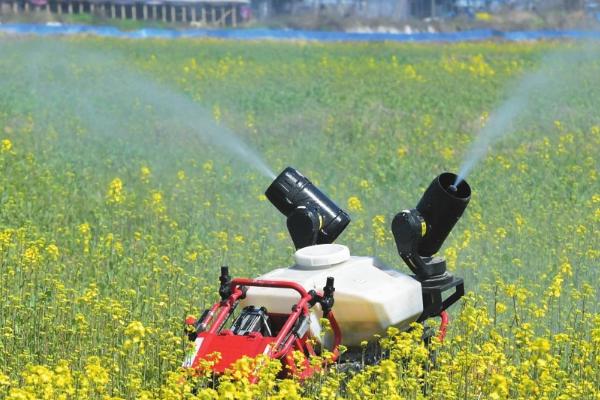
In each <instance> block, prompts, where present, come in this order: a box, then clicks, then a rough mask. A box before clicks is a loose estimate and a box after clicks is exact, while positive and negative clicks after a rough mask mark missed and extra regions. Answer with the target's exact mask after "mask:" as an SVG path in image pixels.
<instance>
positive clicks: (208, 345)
mask: <svg viewBox="0 0 600 400" xmlns="http://www.w3.org/2000/svg"><path fill="white" fill-rule="evenodd" d="M275 340H276V338H275V337H264V336H263V335H261V334H260V333H256V334H251V335H246V336H237V335H233V334H231V333H230V332H229V331H222V332H221V333H220V334H215V333H208V332H202V333H200V334H199V335H198V337H197V338H196V340H195V341H194V345H195V346H196V349H195V356H194V359H193V362H192V364H191V367H193V368H199V367H201V364H200V361H201V360H203V359H204V360H215V361H216V363H215V364H214V365H213V366H211V369H212V371H214V372H216V373H219V374H221V373H223V372H225V370H226V369H228V368H230V367H231V365H232V364H233V363H234V362H236V361H237V360H239V359H241V358H242V357H243V356H248V357H250V358H254V357H256V356H258V355H259V354H269V352H270V350H271V348H272V347H273V343H274V342H275ZM215 353H218V354H219V357H215V356H214V354H215Z"/></svg>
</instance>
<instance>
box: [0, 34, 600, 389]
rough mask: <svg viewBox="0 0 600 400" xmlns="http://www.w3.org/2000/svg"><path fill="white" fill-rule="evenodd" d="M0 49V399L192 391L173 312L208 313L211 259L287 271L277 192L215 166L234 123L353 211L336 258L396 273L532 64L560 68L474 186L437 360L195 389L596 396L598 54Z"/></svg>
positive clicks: (43, 45) (476, 47)
mask: <svg viewBox="0 0 600 400" xmlns="http://www.w3.org/2000/svg"><path fill="white" fill-rule="evenodd" d="M0 52H1V54H2V57H1V58H0V140H2V142H1V143H2V147H1V149H2V151H1V154H0V170H1V171H2V173H1V174H0V188H1V189H0V297H1V298H2V301H1V302H0V338H1V339H0V360H2V362H0V396H7V397H8V398H11V399H17V398H40V397H44V398H110V397H113V398H182V397H186V398H192V397H193V395H192V393H191V392H189V386H186V385H183V384H181V380H180V378H179V377H180V376H181V372H178V367H179V366H180V364H181V361H182V359H183V352H184V349H185V342H184V336H183V332H182V321H183V319H184V317H185V315H187V314H195V315H199V314H200V312H201V311H202V309H204V308H205V307H207V305H208V304H210V303H211V302H213V301H214V300H215V299H216V291H217V288H218V287H217V279H216V278H217V274H218V270H219V267H220V266H221V265H223V264H227V265H229V266H230V267H231V270H232V272H233V274H234V275H236V276H249V277H252V276H256V275H258V274H260V273H262V272H266V271H268V270H270V269H273V268H275V267H278V266H282V265H289V264H290V263H291V262H292V254H293V248H292V244H291V241H290V239H289V238H288V235H287V232H286V230H285V223H284V219H283V217H282V216H281V215H279V214H278V213H277V211H276V210H275V209H274V208H273V207H272V206H271V205H270V204H269V203H268V202H267V201H266V200H265V198H264V196H262V192H263V191H264V189H265V188H266V187H267V186H268V184H269V183H270V178H266V177H264V176H263V175H261V174H260V173H259V172H257V170H256V169H254V168H253V167H252V166H251V165H249V164H247V163H246V162H244V160H243V157H242V156H240V153H234V154H232V153H231V152H228V151H224V149H226V148H230V146H231V145H230V143H231V142H230V141H228V140H225V139H224V138H228V137H230V136H229V135H231V133H232V132H235V134H236V135H237V136H239V137H240V138H242V140H243V141H244V142H245V143H247V144H248V146H249V147H251V148H254V149H256V150H257V152H258V153H259V154H261V155H262V156H263V157H264V159H265V160H266V162H267V164H269V165H270V166H272V168H273V170H274V171H275V172H277V171H279V170H281V169H283V168H284V167H285V166H287V165H293V166H295V167H296V168H298V169H299V170H300V171H302V172H303V173H304V174H305V175H307V176H308V177H310V178H311V179H312V180H313V181H314V182H315V183H316V184H317V185H318V186H319V187H321V188H322V189H323V190H324V191H325V192H326V193H327V194H328V195H329V196H330V197H331V198H332V199H333V200H334V201H336V202H337V203H338V204H339V205H340V206H342V207H344V208H347V209H348V208H349V211H350V213H351V216H352V218H353V222H352V223H351V224H350V226H349V228H348V229H347V231H346V232H345V233H344V234H343V235H342V236H341V237H340V238H339V239H338V242H339V243H344V244H347V245H348V246H349V247H350V249H351V252H352V253H353V254H356V255H361V254H364V255H371V254H373V255H376V256H378V257H380V258H381V259H383V260H384V261H385V262H386V263H388V264H390V265H394V266H396V267H397V268H398V269H400V270H402V271H404V272H407V271H408V270H407V268H406V267H405V266H404V265H403V264H402V262H401V260H400V259H399V257H398V255H397V253H396V250H395V247H394V244H393V239H392V237H391V232H390V231H389V224H390V222H391V219H392V217H393V215H394V214H395V213H397V212H398V211H400V210H401V209H403V208H406V207H413V206H414V205H415V204H416V202H417V201H418V199H419V198H420V196H421V194H422V193H423V190H424V189H425V188H426V186H427V185H428V184H429V182H430V181H431V179H433V177H434V176H436V175H437V174H439V173H440V172H442V171H444V170H451V171H457V170H458V169H459V168H460V165H461V162H462V159H463V157H464V156H465V154H466V153H467V149H468V148H469V145H470V143H471V142H472V141H473V140H474V136H475V135H476V134H477V132H478V131H479V129H480V127H481V126H482V125H483V124H485V121H486V120H487V118H488V114H489V113H491V112H492V111H493V110H494V108H495V107H497V106H498V105H499V104H500V103H501V102H502V101H503V100H504V99H506V98H508V97H510V94H511V89H510V88H511V87H512V86H513V84H512V82H514V81H515V80H518V78H519V77H520V76H523V75H524V74H526V73H527V72H528V71H532V70H535V69H537V68H538V67H539V66H540V65H541V64H544V60H545V58H544V57H545V55H546V54H547V53H555V54H560V55H562V56H563V57H562V58H561V59H562V60H566V61H561V62H560V63H558V64H556V66H555V67H552V68H550V69H549V70H548V72H547V74H548V77H549V79H548V81H547V82H548V83H547V84H546V85H544V87H538V88H536V89H535V92H534V93H533V95H532V96H531V99H530V100H531V101H530V104H529V106H528V107H527V109H526V110H524V112H523V113H522V114H521V115H520V116H519V119H518V121H516V122H517V123H516V125H515V127H514V132H512V133H511V134H510V135H508V136H507V137H505V138H503V139H502V140H501V141H499V142H498V143H497V144H496V145H494V146H493V147H491V148H490V151H489V154H488V155H487V156H486V157H485V159H484V160H483V161H482V162H481V163H479V164H478V165H477V166H476V168H475V169H474V171H473V173H472V174H471V175H470V176H469V177H468V181H469V183H470V185H471V186H472V188H473V191H474V193H473V198H472V200H471V204H470V205H469V208H468V209H467V212H466V213H465V216H464V217H463V218H462V219H461V221H460V222H459V223H458V225H457V226H456V228H455V229H454V231H453V232H452V234H451V236H450V237H449V239H448V240H447V241H446V244H445V246H444V247H443V249H442V252H441V254H443V255H444V256H445V257H446V259H447V261H448V264H449V266H450V268H451V269H452V270H453V271H454V272H455V273H456V274H457V275H459V276H462V277H464V278H465V282H466V287H467V290H468V291H469V294H468V295H467V296H466V298H465V299H464V301H462V302H461V303H460V304H459V305H458V306H455V307H454V309H453V310H452V322H451V328H450V331H449V336H448V339H447V340H446V342H444V344H443V345H441V344H436V346H437V347H435V349H436V350H435V351H436V352H437V353H438V357H437V362H436V363H434V364H431V365H429V364H428V363H429V362H428V361H427V360H428V357H427V351H428V350H427V349H425V348H424V347H423V346H422V344H421V343H420V341H419V340H418V338H417V336H415V335H416V334H406V333H402V334H397V332H390V334H391V336H390V337H389V338H386V339H385V340H386V341H387V342H385V343H384V345H385V346H387V348H388V349H389V350H390V360H389V361H386V362H384V363H382V364H381V365H379V366H374V367H370V368H368V369H367V370H365V371H363V372H362V373H359V374H356V375H355V376H347V375H344V374H342V373H341V372H338V371H336V370H335V369H334V370H332V371H330V372H328V373H325V374H323V375H319V376H317V377H316V378H315V379H314V380H311V381H310V382H308V383H304V384H300V383H297V382H294V381H283V382H278V384H277V389H274V388H273V383H274V382H275V380H274V379H275V378H274V373H273V372H272V371H270V370H268V369H266V372H265V374H266V375H265V379H262V380H261V382H265V383H261V386H258V387H256V386H251V385H249V384H247V382H245V381H244V380H243V379H242V380H237V381H236V380H233V381H224V382H222V383H221V385H220V386H219V387H218V388H215V389H212V388H210V387H211V384H210V381H204V380H201V382H200V383H199V384H200V386H201V387H205V388H206V389H204V390H201V391H200V392H199V393H197V395H198V397H201V398H202V396H204V397H205V398H211V397H218V396H220V397H223V398H227V396H229V398H234V397H236V398H241V397H243V396H246V397H247V398H256V397H277V396H280V397H281V398H293V397H294V396H297V397H299V396H305V397H320V398H335V397H336V396H342V397H350V398H358V397H363V398H383V397H385V398H388V397H393V396H401V397H403V398H404V397H410V398H421V397H423V396H426V397H428V398H509V397H510V398H532V397H536V398H556V399H558V398H561V399H562V398H598V396H600V388H599V386H598V382H600V376H599V374H600V370H599V369H598V367H597V366H598V362H599V357H600V349H599V346H600V336H599V335H600V315H599V314H598V312H599V310H598V307H597V303H598V300H599V292H598V290H597V283H598V282H599V278H600V276H599V272H598V265H599V260H600V250H599V249H598V243H599V242H600V240H599V239H600V238H599V237H598V235H599V232H600V229H599V222H600V191H599V190H598V187H599V186H598V157H597V154H598V153H599V152H600V119H599V117H598V115H597V112H596V110H597V109H598V104H597V103H598V99H599V98H600V96H599V90H600V85H599V84H598V81H597V78H596V77H597V76H598V69H599V68H600V64H599V63H598V61H597V59H596V58H595V57H594V54H596V52H597V47H596V46H593V45H592V46H591V47H590V46H582V45H576V44H569V43H551V42H549V43H523V44H511V43H474V44H455V45H441V44H439V45H437V44H428V45H413V44H318V43H301V42H297V43H278V42H240V43H238V42H231V41H213V40H177V41H168V40H165V41H163V40H143V41H135V40H112V39H97V38H83V37H82V38H75V39H53V40H47V39H34V38H8V37H5V38H0ZM581 54H584V55H586V56H585V57H580V58H578V59H579V60H580V61H579V62H576V63H572V62H569V61H568V60H570V59H573V58H574V57H575V56H577V57H579V56H580V55H581ZM207 137H208V138H210V140H207V139H206V138H207ZM228 146H229V147H228ZM350 199H352V200H350ZM382 221H383V222H382ZM417 333H418V331H417ZM425 366H427V368H426V370H425V369H424V368H425ZM240 368H241V369H240V370H243V366H241V367H240ZM269 374H270V375H269ZM268 382H270V386H269V384H268ZM186 391H187V392H186ZM184 392H185V393H184ZM294 393H295V394H294ZM19 396H21V397H19ZM26 396H32V397H26ZM60 396H63V397H60ZM398 398H400V397H398Z"/></svg>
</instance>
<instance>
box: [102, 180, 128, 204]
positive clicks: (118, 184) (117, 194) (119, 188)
mask: <svg viewBox="0 0 600 400" xmlns="http://www.w3.org/2000/svg"><path fill="white" fill-rule="evenodd" d="M106 200H107V201H108V203H114V204H119V203H122V202H123V201H125V194H124V193H123V181H121V179H120V178H115V179H113V180H112V181H111V182H110V184H109V185H108V191H107V192H106Z"/></svg>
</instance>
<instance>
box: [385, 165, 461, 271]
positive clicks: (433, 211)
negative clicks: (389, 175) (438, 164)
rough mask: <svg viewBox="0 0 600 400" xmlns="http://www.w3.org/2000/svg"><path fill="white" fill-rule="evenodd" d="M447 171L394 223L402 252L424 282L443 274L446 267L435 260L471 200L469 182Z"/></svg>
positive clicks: (393, 230) (400, 213)
mask: <svg viewBox="0 0 600 400" xmlns="http://www.w3.org/2000/svg"><path fill="white" fill-rule="evenodd" d="M455 181H456V175H455V174H452V173H450V172H445V173H443V174H441V175H440V176H438V177H436V178H435V179H434V180H433V182H431V184H430V185H429V187H428V188H427V190H426V191H425V193H424V194H423V197H422V198H421V201H419V204H417V207H416V208H414V209H411V210H403V211H401V212H399V213H398V214H397V215H396V216H395V217H394V220H393V221H392V233H393V234H394V239H395V241H396V247H397V248H398V252H399V253H400V255H401V256H402V258H403V259H404V261H406V263H407V264H408V266H409V267H410V268H411V270H412V271H413V272H414V273H415V274H416V275H417V276H418V277H419V278H420V279H429V278H431V277H432V276H437V275H443V274H444V273H445V271H446V265H445V263H444V262H443V260H441V259H435V260H433V259H431V257H432V256H433V255H434V254H435V253H437V252H438V251H439V249H440V247H441V246H442V244H443V243H444V240H446V238H447V237H448V234H449V233H450V231H451V230H452V228H453V227H454V225H455V224H456V222H457V221H458V219H459V218H460V217H461V215H462V214H463V212H464V210H465V208H466V207H467V204H469V200H470V198H471V188H470V187H469V184H468V183H467V182H466V181H464V180H463V181H461V182H460V183H459V184H458V185H454V182H455Z"/></svg>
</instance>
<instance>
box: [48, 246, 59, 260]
mask: <svg viewBox="0 0 600 400" xmlns="http://www.w3.org/2000/svg"><path fill="white" fill-rule="evenodd" d="M46 252H47V253H48V254H49V255H50V258H52V259H53V260H55V261H56V260H58V256H59V251H58V246H57V245H55V244H49V245H48V246H46Z"/></svg>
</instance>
